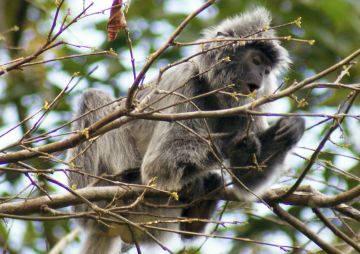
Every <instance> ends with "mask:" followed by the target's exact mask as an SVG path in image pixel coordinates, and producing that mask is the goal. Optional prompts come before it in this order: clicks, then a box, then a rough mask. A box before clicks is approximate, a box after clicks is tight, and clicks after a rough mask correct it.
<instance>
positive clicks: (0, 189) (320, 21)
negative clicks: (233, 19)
mask: <svg viewBox="0 0 360 254" xmlns="http://www.w3.org/2000/svg"><path fill="white" fill-rule="evenodd" d="M78 1H79V0H78ZM95 1H100V0H95ZM194 2H196V3H197V6H199V5H200V4H201V3H202V1H194ZM73 4H74V1H66V4H65V5H66V8H63V9H62V11H61V15H62V16H64V15H65V14H66V12H67V9H69V10H70V13H71V16H72V17H74V16H75V15H76V14H77V13H76V12H75V11H74V6H72V5H73ZM84 4H85V5H87V4H89V2H88V1H86V2H85V3H84ZM182 4H183V3H182V1H181V0H169V1H164V0H148V1H140V0H132V2H131V5H130V9H129V12H128V13H127V15H126V17H127V20H128V23H129V28H130V31H131V37H132V41H133V44H134V49H135V59H136V67H137V69H138V70H140V68H141V67H142V65H143V64H144V63H145V60H146V56H148V55H149V54H151V53H152V52H154V51H155V50H156V49H157V48H158V47H159V46H160V45H161V43H164V42H165V39H166V38H167V36H169V35H170V32H171V31H172V30H173V29H174V28H176V26H177V25H179V23H180V22H181V21H182V20H183V19H184V18H185V17H186V15H187V14H188V13H189V11H187V12H185V11H183V12H182V11H181V9H182V8H178V10H179V11H178V12H177V11H171V10H173V9H174V7H173V6H181V5H182ZM259 4H260V5H263V6H265V7H267V8H268V9H269V10H270V11H271V12H272V13H273V16H274V22H273V23H274V24H283V23H286V22H289V21H293V20H295V19H296V18H298V17H302V21H303V23H302V27H301V28H297V27H294V26H291V27H286V28H282V29H281V30H279V31H278V33H279V34H280V35H282V36H286V35H292V36H293V37H299V38H304V39H314V40H316V43H315V45H313V46H310V45H308V44H305V43H294V42H285V43H284V45H285V47H286V48H288V49H289V51H290V53H291V56H292V59H293V62H294V64H293V65H292V67H291V71H290V72H289V74H288V75H287V80H288V81H287V83H288V84H290V83H291V82H292V81H294V80H302V79H304V78H305V77H307V76H309V75H310V74H313V73H317V72H319V71H321V70H323V69H324V68H326V67H328V66H330V65H332V64H334V63H336V62H337V61H338V60H340V59H341V58H343V57H345V56H346V55H348V54H350V53H351V52H353V51H354V50H356V49H358V48H359V46H360V1H358V0H299V1H290V0H271V1H270V0H269V1H265V0H264V1H250V0H248V1H245V0H244V1H239V0H220V1H217V3H216V4H215V5H214V6H213V7H211V8H210V9H209V10H208V11H206V12H204V13H203V14H201V15H200V17H199V18H197V19H195V20H194V21H192V22H191V24H190V25H189V26H188V27H187V28H186V29H185V31H184V32H183V33H182V34H181V36H180V37H179V39H178V40H179V41H194V40H195V39H197V38H199V32H200V31H201V30H202V29H204V28H206V27H208V26H211V25H214V24H217V23H218V22H219V21H220V20H223V19H224V18H226V17H229V16H232V15H235V14H237V13H240V12H242V11H244V10H246V9H248V8H251V7H252V6H256V5H259ZM77 5H78V4H77ZM194 6H196V5H194ZM108 7H110V6H105V5H104V6H103V8H104V9H105V8H108ZM175 9H176V7H175ZM184 9H186V8H184ZM90 10H91V9H90ZM54 11H55V1H53V0H32V1H24V0H11V1H10V0H2V1H0V35H1V36H0V64H3V63H5V62H8V61H9V60H10V59H16V58H18V57H21V56H25V55H28V54H31V52H33V51H34V50H36V49H37V48H38V47H40V46H41V44H42V43H43V42H44V41H45V39H46V36H47V31H48V30H49V28H50V26H51V22H52V19H53V16H54ZM90 12H91V11H90ZM98 16H101V17H102V19H99V18H93V17H95V16H89V17H87V18H85V19H82V20H80V21H79V22H78V23H76V24H74V28H73V30H70V32H67V33H66V34H65V35H66V40H67V41H68V42H71V43H75V44H78V41H80V42H81V43H83V42H86V43H87V42H89V44H90V45H92V44H91V42H92V40H93V37H92V34H96V36H97V38H101V40H102V41H101V43H100V45H99V46H98V48H97V49H98V50H107V49H110V48H112V49H113V50H114V51H115V52H117V53H118V54H119V55H118V57H110V56H105V57H104V56H96V57H84V58H76V59H70V60H65V61H58V62H52V63H48V64H44V65H35V66H32V67H28V68H25V69H23V70H18V71H12V72H10V73H7V74H6V75H3V76H1V77H0V130H1V132H0V133H3V132H4V131H5V130H7V129H9V128H10V127H11V126H13V125H14V124H15V123H16V122H18V121H19V120H20V119H24V118H25V117H26V116H28V115H30V114H31V113H33V112H34V111H35V110H36V109H39V108H41V107H42V106H43V104H44V102H45V101H51V100H52V99H53V98H55V97H56V95H57V94H58V93H59V92H60V91H61V89H62V88H64V86H65V85H66V84H67V83H68V82H69V79H70V77H71V76H72V75H73V74H74V73H75V72H79V73H80V75H86V74H87V73H89V71H91V70H92V69H93V68H94V67H95V66H98V68H99V69H98V70H99V72H98V73H97V71H95V73H94V74H93V75H90V76H84V78H83V80H82V81H81V82H80V84H79V87H78V89H75V90H74V91H73V92H72V93H71V94H70V95H69V96H67V97H66V98H64V99H63V100H61V102H60V103H59V104H58V106H57V107H56V108H55V109H54V110H53V111H52V112H51V114H50V115H49V116H48V117H47V119H46V120H45V122H44V123H43V124H42V125H41V126H40V128H39V130H38V131H37V133H35V134H40V133H43V132H45V131H47V130H49V129H52V128H54V127H56V126H59V125H61V124H64V123H66V122H67V121H69V120H70V119H71V112H72V107H73V106H74V103H72V101H73V100H74V97H75V96H76V95H77V94H79V93H81V92H82V91H83V89H85V88H89V87H97V88H100V89H106V91H109V92H112V93H113V94H114V95H116V96H119V95H123V94H125V93H126V89H125V87H126V85H128V84H131V77H132V76H131V65H130V64H129V61H125V60H124V59H128V55H129V53H128V48H127V43H126V40H125V37H124V36H123V35H120V36H118V39H116V40H115V41H113V42H111V43H109V42H107V41H106V17H107V16H104V15H101V14H99V15H98ZM15 25H16V26H18V27H19V28H20V29H19V30H18V31H11V28H12V27H14V26H15ZM77 26H83V27H86V29H87V31H88V33H87V34H85V33H83V34H81V35H80V36H85V37H79V35H77V34H76V33H75V34H74V33H72V31H76V29H77V28H76V27H77ZM189 50H190V49H184V48H176V47H175V48H171V49H169V50H168V51H166V53H165V54H164V55H163V56H162V57H161V59H160V60H159V61H157V62H156V63H155V66H154V68H153V69H152V70H151V71H150V73H155V70H156V69H157V68H159V67H161V66H164V65H165V64H166V63H169V62H172V61H174V60H177V59H179V58H181V57H183V56H184V54H186V53H188V52H189ZM79 52H83V50H80V49H78V48H76V47H69V46H64V47H61V48H56V49H53V50H50V51H49V52H48V53H47V54H45V55H44V56H43V59H48V58H52V57H60V56H66V55H70V54H77V53H79ZM38 60H40V59H38ZM335 74H339V73H338V72H337V73H335ZM335 74H334V75H330V76H327V78H326V80H324V81H332V80H334V78H335V77H336V75H335ZM344 82H347V83H360V68H359V65H357V66H355V67H354V68H353V69H352V70H351V75H350V76H348V77H346V78H345V79H344ZM335 91H336V92H335ZM347 94H348V91H340V90H329V89H323V90H321V91H314V92H313V93H312V94H311V93H308V92H306V93H303V94H301V93H299V94H297V96H298V97H299V98H305V99H307V101H308V102H309V105H308V106H307V107H306V108H302V109H299V108H297V107H296V103H294V102H293V101H289V102H288V103H289V105H290V107H291V109H290V110H291V111H297V112H302V111H303V112H318V113H320V112H333V113H334V112H336V109H337V106H338V105H339V104H340V103H341V102H342V101H343V100H344V98H346V95H347ZM352 113H354V114H359V100H358V101H357V102H356V106H355V107H354V108H353V111H352ZM312 121H314V120H312ZM318 121H321V119H317V120H316V121H315V122H318ZM315 122H314V123H315ZM30 127H31V125H30V124H24V125H21V127H20V128H19V129H18V130H16V131H15V134H14V135H7V136H5V137H1V138H0V148H1V147H3V145H2V142H4V143H6V144H9V143H12V142H16V141H17V138H19V137H21V136H22V134H23V133H25V132H26V130H28V129H29V128H30ZM359 127H360V125H359V123H358V121H356V120H347V121H346V122H345V123H344V125H343V128H344V135H345V136H344V137H341V138H340V139H339V140H340V141H339V140H338V143H339V144H340V147H336V146H335V145H330V146H328V147H326V149H325V150H328V151H333V152H334V151H336V152H341V153H345V154H349V155H352V156H354V157H357V158H359V157H358V154H359V150H360V139H359V138H358V137H357V135H358V133H356V131H358V130H359ZM326 128H327V125H326V124H325V125H321V126H320V127H317V128H316V131H315V133H316V134H315V137H316V138H319V135H320V134H321V133H323V131H324V130H325V129H326ZM310 131H311V130H310ZM337 135H338V136H339V137H340V136H341V134H339V133H338V134H337ZM9 139H10V140H9ZM58 139H59V138H52V139H49V140H47V141H46V142H51V141H54V140H58ZM314 144H316V141H315V142H314ZM344 144H349V145H350V146H345V147H341V145H344ZM313 148H314V147H313ZM16 149H19V147H13V148H11V149H8V150H7V151H11V150H16ZM58 155H59V156H60V157H61V158H64V154H58ZM336 160H337V156H336V155H334V154H330V153H328V154H325V153H323V154H322V155H321V156H320V158H319V161H322V162H324V161H327V162H331V163H335V162H336ZM29 163H30V164H31V165H33V166H34V167H37V168H52V167H61V166H62V165H59V164H53V163H50V162H48V164H47V165H45V163H44V160H42V161H38V160H37V159H33V160H32V161H30V162H29ZM359 166H360V165H359V160H355V162H354V161H352V166H351V167H350V168H348V169H347V170H348V172H350V173H353V174H355V175H358V176H359V175H360V174H359ZM300 167H301V165H299V166H298V169H299V168H300ZM319 168H320V169H319ZM293 170H294V171H295V170H296V168H294V169H293ZM315 171H316V172H315V173H314V176H313V177H314V178H316V179H317V181H324V182H326V183H329V184H332V185H336V186H335V187H336V188H340V189H349V188H350V187H352V186H355V185H357V184H358V182H356V181H355V180H353V179H352V178H345V177H344V176H342V175H339V174H335V173H334V171H333V170H331V169H329V168H328V167H318V168H317V169H316V170H315ZM24 181H25V180H24V176H23V175H20V174H13V173H6V172H5V171H2V170H1V169H0V195H1V196H3V197H7V196H9V195H10V196H11V195H14V194H15V193H17V191H18V190H19V189H21V186H22V185H23V184H24ZM39 181H40V182H41V179H39ZM287 184H288V183H287ZM44 187H45V188H46V189H48V190H49V191H50V192H56V191H57V189H55V188H54V187H53V186H51V185H50V184H48V183H44ZM336 188H334V187H331V186H330V185H325V184H324V185H321V187H320V191H322V192H324V193H328V194H329V193H336V191H337V189H336ZM31 195H33V196H36V195H41V193H38V192H37V191H34V192H33V193H32V194H31ZM230 206H231V205H230ZM233 206H234V207H231V208H232V214H235V215H234V216H235V217H236V216H240V218H241V219H243V220H246V221H247V223H246V224H240V225H238V226H232V227H228V228H226V230H225V229H221V230H220V233H222V234H230V235H232V236H239V237H246V238H251V239H256V240H264V239H265V240H267V241H269V239H272V238H271V236H272V235H274V236H277V235H278V234H281V237H287V238H288V239H290V241H291V242H292V244H293V245H298V244H302V243H304V242H306V240H304V237H302V236H301V235H300V234H299V233H297V232H295V231H294V230H292V229H291V228H290V227H288V226H286V225H284V224H283V223H281V222H279V220H278V219H276V218H275V217H274V216H273V215H272V214H266V216H265V217H263V216H258V215H257V213H258V212H259V211H258V210H256V209H265V208H264V207H261V206H256V207H255V208H254V207H247V208H246V209H245V208H241V209H239V207H238V206H237V205H233ZM252 208H254V209H252ZM290 212H291V213H292V214H293V215H297V216H298V217H299V218H301V219H303V220H306V221H309V224H313V225H314V227H316V225H317V222H311V223H310V221H312V218H313V215H312V213H311V212H309V209H308V208H301V207H292V208H291V210H290ZM239 213H240V214H241V215H237V214H239ZM260 214H261V215H263V212H262V211H260ZM330 214H331V213H330ZM0 218H1V216H0ZM318 228H319V227H318ZM353 230H355V231H356V230H359V225H354V228H353ZM69 231H70V222H69V221H66V220H64V221H54V222H30V221H27V222H25V221H12V220H1V222H0V250H1V249H3V250H7V251H8V252H9V253H46V252H47V250H49V249H51V247H52V246H53V245H54V244H55V243H56V242H57V241H58V240H59V238H61V237H62V236H64V235H65V234H66V232H69ZM345 231H346V229H345ZM18 232H21V234H19V235H18ZM279 232H280V233H279ZM320 232H322V231H320ZM324 232H325V233H324V234H329V236H328V237H326V239H327V240H329V241H333V242H334V244H336V243H337V240H336V239H335V238H333V237H332V236H331V234H330V233H329V231H326V230H325V231H324ZM15 234H16V235H15ZM15 238H16V239H17V240H16V241H15ZM274 241H276V239H275V238H274ZM18 242H20V243H21V244H20V245H19V244H15V243H18ZM226 244H228V245H229V246H230V248H229V249H230V250H229V251H228V253H270V252H271V253H279V252H280V250H279V249H275V248H268V247H263V246H260V245H255V244H245V243H244V242H235V241H234V242H226ZM71 246H76V243H75V244H73V245H71ZM69 253H70V252H69ZM144 253H146V251H145V252H144ZM199 253H201V250H200V251H199ZM214 253H215V252H214Z"/></svg>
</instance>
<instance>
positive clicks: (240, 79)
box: [231, 47, 272, 94]
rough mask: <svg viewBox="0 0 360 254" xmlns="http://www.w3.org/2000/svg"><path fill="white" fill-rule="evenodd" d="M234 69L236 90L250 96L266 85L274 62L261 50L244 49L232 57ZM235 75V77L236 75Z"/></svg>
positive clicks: (233, 81) (233, 77) (232, 76)
mask: <svg viewBox="0 0 360 254" xmlns="http://www.w3.org/2000/svg"><path fill="white" fill-rule="evenodd" d="M231 63H232V66H233V68H234V70H233V71H235V72H236V73H232V74H233V75H231V82H232V83H233V84H235V90H236V91H237V92H240V93H243V94H250V93H252V92H254V91H255V90H258V89H260V88H261V87H262V86H263V85H264V84H266V81H267V79H268V78H269V75H270V73H271V68H272V61H271V60H270V58H269V57H268V56H267V55H266V54H265V53H263V52H262V51H261V50H259V49H256V48H246V47H245V48H243V49H242V50H240V52H239V51H237V52H236V54H234V55H233V56H232V57H231ZM234 74H235V75H234Z"/></svg>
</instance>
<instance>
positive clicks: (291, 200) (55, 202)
mask: <svg viewBox="0 0 360 254" xmlns="http://www.w3.org/2000/svg"><path fill="white" fill-rule="evenodd" d="M144 188H146V187H131V188H124V187H119V186H100V187H87V188H83V189H78V190H76V193H77V194H79V195H80V196H82V197H83V198H85V199H87V200H89V201H92V202H93V201H100V200H109V201H111V200H113V199H114V197H121V199H125V198H134V197H138V196H139V195H140V194H141V193H142V192H143V190H144ZM299 190H300V191H297V192H295V193H293V194H291V195H290V196H289V197H287V198H286V199H281V201H280V202H281V203H284V204H288V205H298V206H310V207H331V206H332V205H336V204H338V203H339V202H341V201H343V202H345V201H349V200H351V198H352V197H357V196H359V193H360V188H358V187H356V188H354V189H352V190H349V191H346V192H342V193H340V194H338V195H336V196H326V195H323V194H321V193H320V192H316V191H314V190H313V189H312V188H311V187H309V186H302V187H301V188H299ZM286 191H287V188H277V189H272V190H270V191H269V192H267V193H266V194H265V196H264V198H263V199H264V200H265V201H267V202H274V201H276V200H278V198H279V197H281V196H282V195H283V194H284V193H286ZM145 196H146V197H157V198H159V197H168V196H169V194H166V193H164V192H159V191H155V190H147V192H146V195H145ZM213 198H217V199H219V198H221V199H223V200H228V201H244V200H240V199H238V198H237V197H236V196H235V195H234V193H233V192H232V191H231V190H225V191H223V192H222V193H219V194H217V195H216V196H215V197H213ZM334 201H336V202H334ZM80 203H82V200H80V199H79V198H77V197H76V196H74V195H73V194H71V193H66V194H55V195H51V200H50V198H49V197H48V196H42V197H38V198H33V199H27V200H25V201H20V202H13V203H4V204H1V205H0V213H2V214H12V215H16V214H17V215H25V214H31V213H36V212H41V211H42V208H43V207H50V208H61V207H67V206H71V205H76V204H80ZM348 207H349V206H347V205H345V204H341V205H338V206H336V207H335V209H337V210H339V211H341V210H344V209H345V210H346V211H347V212H349V211H350V210H349V209H347V208H348ZM351 213H352V216H351V217H353V218H357V216H359V214H358V213H356V212H355V215H354V213H353V212H351Z"/></svg>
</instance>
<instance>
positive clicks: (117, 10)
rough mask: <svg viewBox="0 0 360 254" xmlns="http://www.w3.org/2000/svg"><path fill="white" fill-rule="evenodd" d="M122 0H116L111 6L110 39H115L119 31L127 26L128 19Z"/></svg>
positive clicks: (108, 26) (108, 27) (108, 29)
mask: <svg viewBox="0 0 360 254" xmlns="http://www.w3.org/2000/svg"><path fill="white" fill-rule="evenodd" d="M122 3H123V1H122V0H114V1H113V3H112V6H111V11H110V18H109V22H108V25H107V33H108V40H109V41H113V40H115V38H116V36H117V34H118V32H119V31H121V30H123V29H125V28H126V26H127V24H126V19H125V15H124V13H123V11H122V10H121V7H122Z"/></svg>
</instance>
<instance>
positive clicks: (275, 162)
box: [229, 117, 305, 197]
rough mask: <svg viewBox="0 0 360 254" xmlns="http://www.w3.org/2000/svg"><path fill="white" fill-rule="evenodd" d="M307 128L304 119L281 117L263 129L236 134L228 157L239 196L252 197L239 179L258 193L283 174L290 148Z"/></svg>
mask: <svg viewBox="0 0 360 254" xmlns="http://www.w3.org/2000/svg"><path fill="white" fill-rule="evenodd" d="M304 130H305V123H304V120H303V119H302V118H297V117H289V118H281V119H280V120H279V121H278V122H277V123H275V124H274V125H273V126H271V127H270V128H268V129H267V130H265V131H264V132H261V133H258V134H254V133H252V134H249V135H245V136H244V135H242V136H240V135H239V136H237V137H236V138H235V139H234V141H233V144H232V145H231V147H230V153H229V158H230V166H231V171H232V172H233V173H234V175H235V176H236V178H237V179H234V185H235V186H236V189H237V192H238V193H239V195H241V196H242V197H249V196H251V194H249V193H246V192H247V191H246V190H244V188H243V187H242V186H241V184H240V183H239V181H241V182H242V183H243V184H244V185H245V186H246V187H247V188H249V189H250V190H251V191H254V192H255V193H256V194H261V193H262V192H263V190H266V188H267V187H269V186H270V185H271V184H272V183H273V182H274V181H275V180H276V179H277V178H278V176H279V175H280V173H281V170H282V167H284V166H283V165H282V164H283V162H284V159H285V157H286V155H287V153H288V151H289V150H290V149H291V148H292V147H293V146H294V145H295V144H296V143H297V142H298V141H299V140H300V138H301V137H302V135H303V133H304Z"/></svg>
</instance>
